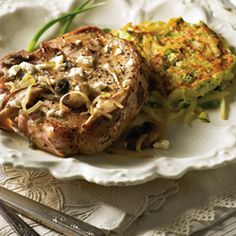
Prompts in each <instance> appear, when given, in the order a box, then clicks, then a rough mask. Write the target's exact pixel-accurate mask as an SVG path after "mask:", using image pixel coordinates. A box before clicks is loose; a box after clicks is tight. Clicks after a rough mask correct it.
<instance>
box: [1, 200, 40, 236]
mask: <svg viewBox="0 0 236 236" xmlns="http://www.w3.org/2000/svg"><path fill="white" fill-rule="evenodd" d="M0 213H1V214H2V216H3V217H4V218H5V219H6V221H7V222H8V223H9V224H10V225H11V227H12V228H13V229H14V230H15V232H16V233H17V234H18V235H19V236H22V235H24V236H40V235H39V234H38V233H37V232H36V231H34V230H33V229H32V228H31V227H30V226H29V225H28V224H26V223H25V222H24V221H23V220H22V219H21V218H20V217H19V216H18V215H16V213H15V212H14V211H13V210H12V209H11V208H10V207H9V206H7V205H6V204H5V203H4V202H3V201H2V200H0Z"/></svg>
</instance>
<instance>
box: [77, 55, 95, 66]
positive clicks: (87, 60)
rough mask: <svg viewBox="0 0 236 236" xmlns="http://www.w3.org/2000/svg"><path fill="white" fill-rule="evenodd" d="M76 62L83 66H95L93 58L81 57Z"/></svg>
mask: <svg viewBox="0 0 236 236" xmlns="http://www.w3.org/2000/svg"><path fill="white" fill-rule="evenodd" d="M76 62H77V63H81V64H83V65H88V66H92V65H93V57H92V56H83V55H79V56H78V57H77V59H76Z"/></svg>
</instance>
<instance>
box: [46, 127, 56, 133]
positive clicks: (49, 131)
mask: <svg viewBox="0 0 236 236" xmlns="http://www.w3.org/2000/svg"><path fill="white" fill-rule="evenodd" d="M44 131H46V132H47V133H52V132H54V127H53V126H46V127H45V128H44Z"/></svg>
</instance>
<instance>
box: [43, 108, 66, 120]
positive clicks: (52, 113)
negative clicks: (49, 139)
mask: <svg viewBox="0 0 236 236" xmlns="http://www.w3.org/2000/svg"><path fill="white" fill-rule="evenodd" d="M63 115H64V112H63V111H62V110H55V109H51V110H49V111H48V112H47V114H46V116H47V117H60V118H61V117H63Z"/></svg>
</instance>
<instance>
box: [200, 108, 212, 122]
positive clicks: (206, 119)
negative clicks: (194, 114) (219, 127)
mask: <svg viewBox="0 0 236 236" xmlns="http://www.w3.org/2000/svg"><path fill="white" fill-rule="evenodd" d="M198 119H199V120H201V121H202V122H204V123H210V119H209V117H208V114H207V112H205V111H203V112H201V113H200V114H199V116H198Z"/></svg>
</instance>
